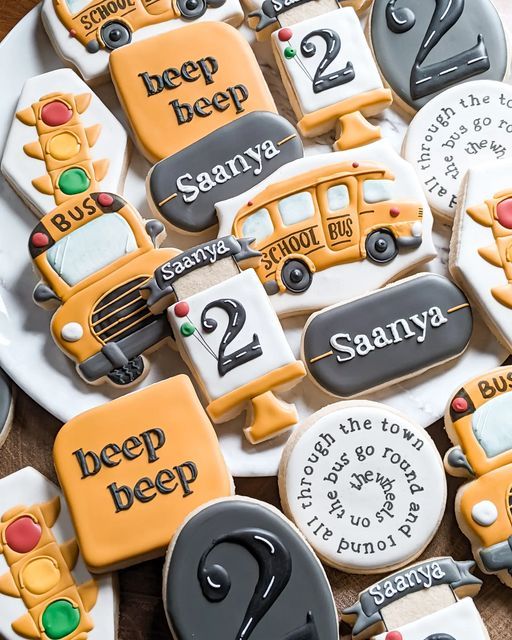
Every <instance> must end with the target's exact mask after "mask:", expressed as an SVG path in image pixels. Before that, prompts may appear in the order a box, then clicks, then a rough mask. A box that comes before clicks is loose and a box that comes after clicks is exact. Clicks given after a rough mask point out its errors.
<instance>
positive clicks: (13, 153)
mask: <svg viewBox="0 0 512 640" xmlns="http://www.w3.org/2000/svg"><path fill="white" fill-rule="evenodd" d="M128 145H129V142H128V136H127V134H126V131H125V129H124V127H123V126H122V125H121V123H120V122H118V120H117V119H116V118H115V117H114V115H113V114H112V113H111V112H110V111H109V110H108V109H107V107H105V105H104V104H103V103H102V102H101V101H100V99H99V98H98V97H97V96H96V95H95V94H94V93H93V92H92V91H91V89H90V88H89V87H88V86H87V85H86V84H85V83H84V82H83V81H82V80H81V79H80V78H79V77H78V76H77V75H76V73H74V72H73V71H71V70H70V69H58V70H57V71H50V72H49V73H45V74H43V75H41V76H35V77H33V78H30V79H29V80H27V82H26V83H25V85H24V87H23V90H22V93H21V96H20V99H19V102H18V106H17V112H16V116H15V118H14V121H13V124H12V126H11V130H10V133H9V136H8V139H7V143H6V147H5V152H4V155H3V158H2V173H3V174H4V175H5V177H6V179H7V180H8V181H9V183H10V184H11V186H12V187H13V188H14V190H15V191H16V192H17V193H18V194H19V195H20V196H21V197H22V198H23V200H24V201H25V202H26V203H27V205H28V206H29V207H30V208H31V209H32V211H34V213H35V214H36V215H37V216H38V217H40V216H43V215H45V214H46V213H49V212H50V211H52V210H53V209H54V208H55V206H58V205H61V204H64V203H66V202H68V201H69V200H71V199H73V198H74V197H75V196H77V195H82V196H84V195H85V194H86V193H89V192H92V191H98V190H100V189H106V190H108V191H113V192H114V193H120V192H121V187H122V186H123V183H124V177H125V173H126V167H127V152H128Z"/></svg>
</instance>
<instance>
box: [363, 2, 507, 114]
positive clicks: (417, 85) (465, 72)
mask: <svg viewBox="0 0 512 640" xmlns="http://www.w3.org/2000/svg"><path fill="white" fill-rule="evenodd" d="M369 25H370V40H371V44H372V47H373V52H374V55H375V58H376V60H377V64H378V65H379V68H380V71H381V73H382V75H383V76H384V78H385V80H386V81H387V82H388V83H389V85H390V87H391V89H392V90H393V92H394V94H395V95H396V96H397V97H398V100H399V102H400V104H401V105H402V106H404V107H405V108H406V109H407V110H410V111H413V112H414V111H417V110H418V109H420V108H421V107H422V106H424V105H425V104H426V103H427V102H428V101H429V100H431V99H432V98H433V97H435V96H436V95H438V94H439V93H440V92H442V91H445V90H446V89H448V88H450V87H452V86H453V85H456V84H460V83H462V82H467V81H468V80H498V81H501V80H503V79H504V78H505V76H506V75H507V73H508V67H509V51H508V45H507V37H506V34H505V30H504V28H503V24H502V22H501V19H500V17H499V15H498V12H497V11H496V9H495V7H494V5H493V3H492V2H491V0H469V1H465V0H455V1H454V0H375V2H374V3H373V8H372V14H371V18H370V22H369Z"/></svg>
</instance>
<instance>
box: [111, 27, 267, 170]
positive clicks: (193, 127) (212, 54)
mask: <svg viewBox="0 0 512 640" xmlns="http://www.w3.org/2000/svg"><path fill="white" fill-rule="evenodd" d="M110 71H111V74H112V80H113V82H114V85H115V87H116V91H117V95H118V96H119V100H120V101H121V105H122V106H123V108H124V111H125V113H126V116H127V118H128V120H129V122H130V125H131V127H132V130H133V133H134V136H135V139H136V141H137V143H138V145H139V148H140V150H141V152H142V153H143V154H144V155H145V156H146V158H147V159H148V160H149V161H150V162H158V161H159V160H163V159H164V158H167V157H168V156H171V155H173V154H175V153H178V152H179V151H181V150H182V149H184V148H185V147H188V146H189V145H191V144H193V143H194V142H197V141H199V140H201V139H202V138H204V137H205V136H207V135H208V134H210V133H212V132H214V131H216V130H217V129H220V127H223V126H224V125H226V124H229V123H231V122H233V121H235V120H237V119H238V118H240V117H242V116H243V115H246V114H248V113H251V112H253V111H271V112H274V113H276V106H275V104H274V100H273V98H272V96H271V94H270V91H269V89H268V87H267V85H266V82H265V79H264V77H263V74H262V72H261V70H260V67H259V64H258V62H257V60H256V58H255V56H254V53H253V52H252V49H251V47H250V45H249V43H248V42H247V40H245V38H244V37H243V36H242V35H241V34H240V33H239V32H238V31H237V30H236V29H234V28H233V27H230V26H229V25H226V24H222V23H214V22H209V23H199V24H192V25H189V26H187V27H186V28H184V29H179V30H177V31H174V32H172V33H166V34H162V35H160V36H156V37H154V38H150V39H148V40H144V41H142V42H137V43H134V44H133V45H131V46H130V47H125V48H123V49H118V50H116V51H114V52H113V53H112V55H111V56H110Z"/></svg>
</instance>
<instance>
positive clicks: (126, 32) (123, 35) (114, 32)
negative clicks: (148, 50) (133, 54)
mask: <svg viewBox="0 0 512 640" xmlns="http://www.w3.org/2000/svg"><path fill="white" fill-rule="evenodd" d="M101 39H102V40H103V42H104V44H105V46H106V47H107V49H119V48H120V47H124V46H125V45H126V44H130V42H131V41H132V32H131V31H130V29H128V27H127V26H126V25H125V24H123V23H122V22H109V23H107V24H105V25H103V27H101Z"/></svg>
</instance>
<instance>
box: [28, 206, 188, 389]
mask: <svg viewBox="0 0 512 640" xmlns="http://www.w3.org/2000/svg"><path fill="white" fill-rule="evenodd" d="M163 234H164V229H163V225H162V223H160V222H157V221H156V220H147V221H145V220H144V221H143V220H142V218H141V217H140V215H139V214H138V212H137V211H135V209H133V208H132V207H131V206H130V205H129V204H128V203H127V202H125V201H124V200H123V199H122V198H120V197H119V196H115V195H113V194H108V193H99V194H98V193H92V194H88V195H87V196H82V197H77V199H76V200H75V201H73V202H70V201H68V202H67V203H65V204H63V205H61V206H60V207H59V208H58V209H56V210H55V211H53V212H52V213H49V214H47V215H46V216H44V217H43V218H42V219H41V221H40V222H39V224H38V225H37V226H36V227H35V229H34V230H33V231H32V234H31V236H30V240H29V249H30V254H31V256H32V260H33V261H34V265H35V267H36V269H37V271H38V272H39V274H40V275H41V277H42V281H41V282H40V283H39V284H38V285H37V287H36V288H35V290H34V300H35V302H36V303H38V304H40V305H41V306H47V305H50V304H52V302H56V303H57V304H58V305H59V308H58V309H57V311H56V312H55V314H54V316H53V318H52V322H51V331H52V335H53V337H54V340H55V342H56V343H57V345H58V346H59V347H60V348H61V349H62V350H63V351H64V353H66V355H68V356H69V357H70V358H72V359H73V360H74V361H75V362H76V363H77V370H78V373H79V374H80V375H81V376H82V378H83V379H84V380H85V381H86V382H89V383H90V384H95V383H99V382H102V381H104V380H107V379H108V381H110V382H111V383H112V384H115V385H120V386H122V385H129V384H132V383H133V382H134V381H135V380H137V379H138V378H140V377H141V376H143V375H144V373H145V372H146V370H147V366H148V365H147V363H146V361H145V360H144V358H142V354H144V353H146V352H148V351H150V350H152V349H154V348H156V347H157V346H158V345H159V344H161V343H162V342H165V341H167V340H169V339H170V337H171V330H170V327H169V324H168V323H167V319H166V317H165V314H163V315H158V316H155V315H153V314H152V313H151V312H150V310H149V308H148V307H147V304H146V302H145V300H143V298H142V297H141V295H140V291H139V289H140V287H141V286H142V285H143V284H145V283H146V281H147V280H149V278H151V277H152V276H153V273H154V271H155V270H156V269H157V267H159V266H160V265H161V264H162V263H163V262H166V261H167V260H170V259H171V258H173V257H174V256H176V255H177V254H178V253H179V251H177V250H176V249H157V248H156V246H157V243H158V241H159V239H161V237H162V236H163Z"/></svg>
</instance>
